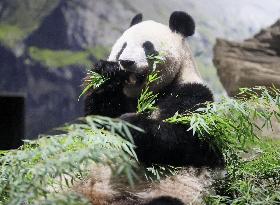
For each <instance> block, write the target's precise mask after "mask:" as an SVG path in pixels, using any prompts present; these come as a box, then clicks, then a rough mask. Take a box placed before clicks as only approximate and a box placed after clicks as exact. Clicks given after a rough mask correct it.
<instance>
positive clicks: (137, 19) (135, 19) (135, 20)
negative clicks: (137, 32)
mask: <svg viewBox="0 0 280 205" xmlns="http://www.w3.org/2000/svg"><path fill="white" fill-rule="evenodd" d="M142 19H143V15H142V14H141V13H139V14H137V15H136V16H134V17H133V19H132V20H131V22H130V27H131V26H134V25H135V24H138V23H140V22H142Z"/></svg>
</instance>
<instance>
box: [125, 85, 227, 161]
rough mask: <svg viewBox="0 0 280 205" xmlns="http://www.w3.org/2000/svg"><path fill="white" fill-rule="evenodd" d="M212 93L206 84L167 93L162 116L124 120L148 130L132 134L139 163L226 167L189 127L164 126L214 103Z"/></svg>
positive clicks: (131, 116)
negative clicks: (177, 116) (172, 118)
mask: <svg viewBox="0 0 280 205" xmlns="http://www.w3.org/2000/svg"><path fill="white" fill-rule="evenodd" d="M212 100H213V96H212V93H211V91H210V90H209V89H208V88H207V87H205V86H204V85H202V84H187V85H183V86H179V87H177V88H175V89H173V90H172V93H171V92H169V93H168V92H167V93H166V95H165V97H163V98H162V99H159V103H158V112H157V113H158V116H156V117H152V116H148V115H145V114H135V113H128V114H124V115H122V116H121V119H123V120H126V121H128V122H130V123H131V124H134V125H136V126H138V127H140V128H142V129H144V130H145V133H141V132H138V131H135V130H131V132H132V136H133V138H134V142H135V145H136V147H137V148H136V153H137V155H138V157H139V160H140V161H142V162H144V163H148V164H149V163H160V164H172V165H179V166H181V165H193V166H216V165H220V164H222V156H221V154H220V153H216V151H215V150H212V149H211V148H210V146H209V145H208V144H207V143H206V142H202V141H200V140H199V139H198V137H197V136H196V135H195V136H193V133H192V131H188V126H186V125H176V124H170V123H166V122H163V120H164V119H167V118H169V117H172V116H173V115H174V114H175V113H176V112H178V113H184V112H186V111H187V110H193V109H195V108H197V107H199V106H203V105H202V103H205V102H206V101H212Z"/></svg>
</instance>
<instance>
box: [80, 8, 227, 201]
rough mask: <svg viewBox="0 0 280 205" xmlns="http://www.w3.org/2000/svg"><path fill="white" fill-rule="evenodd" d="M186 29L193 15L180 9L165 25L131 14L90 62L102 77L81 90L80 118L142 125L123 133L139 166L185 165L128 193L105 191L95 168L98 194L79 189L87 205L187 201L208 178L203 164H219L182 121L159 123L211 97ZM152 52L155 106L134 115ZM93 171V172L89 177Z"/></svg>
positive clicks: (192, 28)
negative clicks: (106, 50) (159, 59)
mask: <svg viewBox="0 0 280 205" xmlns="http://www.w3.org/2000/svg"><path fill="white" fill-rule="evenodd" d="M194 32H195V23H194V20H193V18H192V17H191V16H190V15H189V14H187V13H185V12H182V11H175V12H173V13H172V14H171V16H170V19H169V26H166V25H163V24H161V23H158V22H155V21H151V20H149V21H142V14H138V15H136V16H135V17H134V18H133V19H132V21H131V24H130V27H129V28H128V29H127V30H126V31H125V32H124V33H123V34H122V35H121V37H120V38H119V39H118V40H117V41H116V42H115V44H114V45H113V47H112V50H111V53H110V55H109V57H108V59H107V60H100V61H99V62H98V63H97V64H96V65H95V66H94V69H93V70H94V71H95V72H97V73H100V74H102V75H104V76H107V77H108V78H109V80H107V81H106V82H105V83H104V84H103V85H102V86H101V87H100V88H98V89H97V90H94V91H92V92H90V94H88V95H87V97H86V115H103V116H108V117H118V118H120V119H122V120H124V121H127V122H129V123H131V124H133V125H135V126H137V127H140V128H142V129H143V130H144V132H139V131H137V130H133V129H131V130H130V131H131V133H132V136H133V139H134V143H135V145H136V150H135V151H136V154H137V156H138V159H139V161H140V162H141V163H142V164H144V165H150V164H153V163H155V164H163V165H174V166H184V167H189V168H186V169H185V170H184V171H182V172H181V173H180V174H178V175H176V176H172V177H170V178H167V179H164V180H162V181H160V182H158V183H157V184H153V185H151V184H149V185H147V186H146V187H145V186H142V189H141V190H137V191H134V192H133V193H132V191H131V190H130V191H129V190H127V192H121V191H116V190H113V188H112V187H111V185H110V180H109V178H110V177H109V175H108V176H107V177H105V178H104V175H105V173H107V172H106V171H104V170H102V171H100V173H102V177H100V179H99V180H97V181H99V183H101V184H103V185H101V187H103V188H102V189H103V191H100V190H99V191H98V188H96V190H95V191H92V190H93V189H92V188H91V189H90V190H91V193H88V191H87V190H89V188H88V187H87V186H84V187H83V188H80V190H82V191H81V192H82V193H84V194H85V195H86V196H88V197H89V198H90V199H91V200H92V201H93V204H141V203H143V204H144V203H147V204H178V205H179V204H183V203H191V202H195V201H196V200H198V198H200V199H199V200H201V193H202V192H203V191H204V188H205V186H206V185H208V183H209V181H211V177H210V175H209V172H208V171H206V170H205V169H204V167H210V168H216V167H221V166H223V163H224V162H223V157H222V154H221V153H219V152H218V151H217V150H216V149H215V148H213V147H211V146H210V145H209V144H208V142H206V141H201V140H199V139H198V137H197V136H196V135H193V132H192V130H188V129H189V127H188V126H186V125H184V126H183V125H178V124H170V123H167V122H164V120H165V119H167V118H169V117H172V116H173V115H174V114H175V113H179V114H183V113H186V112H189V111H193V110H195V109H197V108H199V107H201V106H205V103H206V102H211V101H213V94H212V92H211V90H210V89H209V88H208V87H207V85H206V84H205V83H204V82H203V80H202V78H201V76H200V74H199V72H198V70H197V67H196V64H195V61H194V58H193V56H192V53H191V50H190V48H189V46H188V43H187V38H188V37H189V36H192V35H193V34H194ZM159 53H161V55H163V58H164V63H163V64H159V65H158V66H157V68H156V69H157V71H158V73H159V79H157V80H156V81H155V82H153V83H152V84H151V86H150V89H151V90H152V91H153V92H154V93H157V94H158V97H157V100H156V106H157V109H156V110H155V111H152V112H150V113H136V106H137V99H138V98H139V95H140V93H141V90H142V89H143V88H144V86H145V84H146V83H147V75H148V74H149V73H151V72H152V68H151V63H150V61H149V59H148V56H150V55H157V54H159ZM190 167H191V168H190ZM97 176H99V175H98V174H97V173H95V174H94V177H95V178H98V177H97ZM93 181H95V182H96V180H93ZM96 184H98V183H96ZM104 184H106V185H104ZM96 186H97V185H96ZM97 187H98V186H97ZM104 187H107V188H106V190H107V191H104V189H105V188H104ZM152 187H153V188H152ZM128 192H129V193H130V194H129V196H128V195H127V193H128ZM116 193H117V194H116ZM125 193H126V194H125ZM198 196H199V197H198ZM155 197H159V198H155ZM166 197H167V198H166ZM172 197H176V198H172ZM176 200H177V201H176ZM199 200H198V201H199ZM108 201H110V203H109V202H108ZM193 204H195V203H193Z"/></svg>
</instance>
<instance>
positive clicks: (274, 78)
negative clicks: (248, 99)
mask: <svg viewBox="0 0 280 205" xmlns="http://www.w3.org/2000/svg"><path fill="white" fill-rule="evenodd" d="M213 62H214V64H215V66H216V67H217V71H218V75H219V76H220V80H221V82H222V84H223V85H224V87H225V89H226V90H227V92H228V94H229V95H230V96H233V95H234V94H236V93H237V92H238V88H240V87H252V86H257V85H263V86H272V85H275V86H277V87H279V88H280V20H279V21H277V22H276V23H275V24H274V25H272V26H271V27H269V28H267V29H265V30H262V31H261V32H259V33H258V34H256V35H255V36H254V37H253V38H251V39H248V40H246V41H244V42H242V43H237V42H232V41H227V40H222V39H218V40H217V42H216V45H215V47H214V60H213Z"/></svg>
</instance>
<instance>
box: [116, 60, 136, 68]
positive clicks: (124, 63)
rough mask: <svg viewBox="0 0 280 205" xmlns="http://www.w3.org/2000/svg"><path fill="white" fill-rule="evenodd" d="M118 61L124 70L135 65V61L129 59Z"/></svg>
mask: <svg viewBox="0 0 280 205" xmlns="http://www.w3.org/2000/svg"><path fill="white" fill-rule="evenodd" d="M119 62H120V64H121V66H122V67H123V68H124V69H125V70H130V68H132V67H134V65H135V61H131V60H120V61H119Z"/></svg>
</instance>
